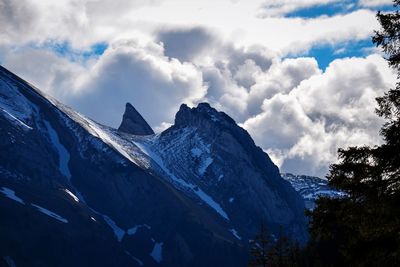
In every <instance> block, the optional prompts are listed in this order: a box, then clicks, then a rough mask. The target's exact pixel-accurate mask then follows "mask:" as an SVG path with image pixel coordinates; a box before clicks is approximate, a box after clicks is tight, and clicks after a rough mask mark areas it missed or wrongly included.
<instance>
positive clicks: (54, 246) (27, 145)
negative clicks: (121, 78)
mask: <svg viewBox="0 0 400 267" xmlns="http://www.w3.org/2000/svg"><path fill="white" fill-rule="evenodd" d="M0 129H1V130H0V214H1V218H2V219H1V220H0V253H1V254H0V261H1V260H3V261H4V262H5V263H8V264H9V265H10V266H12V264H15V265H16V266H189V265H190V266H243V265H245V263H246V260H247V257H248V240H249V239H250V238H252V237H253V236H254V235H255V233H256V232H257V230H258V227H259V225H260V223H261V222H262V221H264V222H267V224H268V226H269V229H270V231H271V233H277V232H278V231H279V228H280V227H282V226H283V228H284V229H285V231H286V232H287V234H289V235H291V236H292V237H293V238H295V239H297V240H299V241H300V242H301V241H304V240H305V239H306V238H307V236H306V227H305V217H304V215H303V210H304V204H303V201H302V199H301V196H300V195H299V194H298V193H297V192H296V191H295V190H294V189H293V188H292V187H291V186H290V184H289V183H288V182H287V181H285V180H283V179H282V178H281V176H280V174H279V170H278V168H277V167H276V166H275V165H274V164H273V162H272V161H271V160H270V158H269V157H268V155H267V154H265V153H264V152H263V151H262V150H261V149H260V148H259V147H257V146H256V145H255V144H254V142H253V140H252V139H251V137H250V135H249V134H248V133H247V132H246V131H245V130H244V129H242V128H240V127H239V126H238V125H237V124H236V123H235V122H234V121H233V120H232V119H231V118H230V117H229V116H227V115H226V114H225V113H222V112H218V111H216V110H215V109H213V108H212V107H210V106H209V105H208V104H205V103H203V104H199V105H198V107H196V108H189V107H187V106H186V105H182V106H181V108H180V110H179V112H178V113H177V115H176V118H175V124H174V125H173V126H172V127H170V128H169V129H167V130H165V131H164V132H162V133H160V134H154V133H153V130H152V129H151V127H150V126H149V125H148V124H147V122H146V121H145V120H144V119H143V117H142V116H141V115H140V114H139V113H138V112H137V111H136V110H135V109H134V107H133V106H131V105H130V104H127V106H126V111H125V114H124V116H123V120H122V123H121V126H120V127H119V129H113V128H110V127H107V126H104V125H101V124H98V123H96V122H95V121H93V120H91V119H89V118H86V117H85V116H83V115H81V114H79V113H77V112H75V111H73V110H72V109H70V108H68V107H66V106H64V105H63V104H61V103H59V102H58V101H56V100H55V99H53V98H51V97H49V96H46V95H45V94H43V93H42V92H40V91H39V90H38V89H36V88H34V87H33V86H32V85H30V84H28V83H27V82H25V81H24V80H22V79H20V78H19V77H17V76H15V75H14V74H12V73H11V72H9V71H7V70H6V69H4V68H2V67H0Z"/></svg>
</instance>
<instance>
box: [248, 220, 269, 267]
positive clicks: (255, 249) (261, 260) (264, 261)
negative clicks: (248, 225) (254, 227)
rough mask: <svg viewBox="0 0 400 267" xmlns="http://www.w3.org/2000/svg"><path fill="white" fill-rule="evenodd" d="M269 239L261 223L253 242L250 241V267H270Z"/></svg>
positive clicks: (264, 225)
mask: <svg viewBox="0 0 400 267" xmlns="http://www.w3.org/2000/svg"><path fill="white" fill-rule="evenodd" d="M269 247H270V238H269V236H268V232H267V227H266V224H264V223H261V226H260V231H259V233H258V234H257V235H256V236H255V238H254V240H250V261H249V263H248V266H249V267H250V266H251V267H267V266H269V265H270V259H269V255H268V249H269Z"/></svg>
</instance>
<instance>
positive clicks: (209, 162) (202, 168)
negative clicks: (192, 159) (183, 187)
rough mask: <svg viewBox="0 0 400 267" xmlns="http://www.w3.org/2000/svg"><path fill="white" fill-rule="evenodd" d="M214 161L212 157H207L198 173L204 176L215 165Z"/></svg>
mask: <svg viewBox="0 0 400 267" xmlns="http://www.w3.org/2000/svg"><path fill="white" fill-rule="evenodd" d="M213 161H214V160H213V159H212V158H211V157H207V158H206V159H204V160H203V162H202V163H201V164H200V167H199V169H198V172H199V174H200V175H204V173H205V172H206V170H207V168H208V167H209V166H210V165H211V163H213Z"/></svg>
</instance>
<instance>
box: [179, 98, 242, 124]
mask: <svg viewBox="0 0 400 267" xmlns="http://www.w3.org/2000/svg"><path fill="white" fill-rule="evenodd" d="M204 122H205V123H220V124H224V123H228V124H236V123H235V121H234V120H233V119H232V118H231V117H229V116H228V115H226V114H225V113H224V112H219V111H217V110H216V109H215V108H213V107H211V106H210V104H209V103H206V102H203V103H199V104H198V105H197V107H194V108H190V107H188V106H187V105H186V104H182V105H181V107H180V108H179V111H178V113H176V116H175V126H188V125H192V126H193V125H199V124H202V123H204Z"/></svg>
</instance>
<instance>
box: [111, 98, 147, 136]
mask: <svg viewBox="0 0 400 267" xmlns="http://www.w3.org/2000/svg"><path fill="white" fill-rule="evenodd" d="M118 131H121V132H124V133H129V134H135V135H150V134H154V131H153V129H151V127H150V125H149V124H148V123H147V122H146V121H145V120H144V119H143V117H142V115H140V113H139V112H137V110H136V109H135V108H134V107H133V106H132V105H131V104H130V103H126V106H125V112H124V115H123V116H122V122H121V125H120V126H119V127H118Z"/></svg>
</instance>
